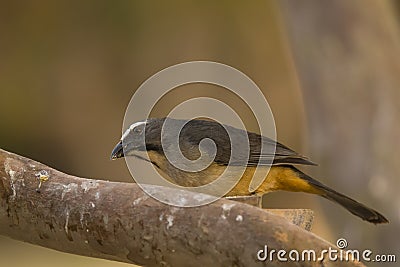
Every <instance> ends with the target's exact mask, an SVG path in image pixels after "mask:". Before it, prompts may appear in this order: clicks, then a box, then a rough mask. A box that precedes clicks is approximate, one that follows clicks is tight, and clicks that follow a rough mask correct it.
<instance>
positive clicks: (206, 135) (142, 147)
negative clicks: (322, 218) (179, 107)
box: [111, 117, 389, 224]
mask: <svg viewBox="0 0 400 267" xmlns="http://www.w3.org/2000/svg"><path fill="white" fill-rule="evenodd" d="M166 120H168V122H169V123H170V124H169V125H172V127H173V126H174V125H176V126H177V128H178V126H181V125H184V126H183V127H181V130H180V132H179V137H178V142H179V149H180V150H181V153H182V155H183V156H185V157H186V158H187V159H189V160H196V159H198V158H199V157H200V156H202V155H204V154H206V155H208V154H212V155H211V156H212V157H211V156H210V157H211V160H212V161H211V163H210V164H209V166H208V167H207V168H205V169H204V170H201V171H196V172H190V171H187V170H182V169H180V168H178V167H176V165H174V164H173V163H172V162H170V161H169V160H168V158H167V157H166V151H164V149H166V147H169V142H170V140H169V138H173V137H174V134H175V133H173V134H172V133H171V134H168V129H167V130H165V129H164V130H162V128H163V125H164V123H165V122H166ZM169 129H171V128H169ZM162 131H164V132H162ZM228 133H229V134H228ZM162 134H165V137H163V138H162V137H161V136H162ZM230 135H233V136H240V135H244V136H246V137H247V138H248V143H245V142H243V143H242V142H240V144H237V146H238V148H239V149H238V151H245V150H246V148H245V147H243V146H245V145H247V146H248V148H247V149H248V150H247V151H248V153H247V154H246V153H240V152H239V153H236V155H234V154H233V153H232V151H231V149H232V147H233V146H231V140H230V139H229V138H230ZM204 139H211V140H212V141H213V142H214V145H215V146H214V147H215V148H216V152H215V153H214V154H213V153H211V152H210V153H208V154H207V153H202V152H201V151H200V149H199V145H200V142H201V141H202V140H204ZM163 142H165V143H166V144H164V143H163ZM171 142H172V141H171ZM261 146H263V147H264V148H266V149H261ZM270 148H271V149H270ZM272 148H275V149H272ZM270 150H271V151H270ZM143 153H147V155H148V157H146V156H144V154H143ZM172 153H174V151H172ZM231 154H232V157H231ZM123 157H136V158H139V159H141V160H146V161H150V162H151V163H152V164H153V165H154V167H155V169H157V171H159V173H160V174H161V175H162V176H163V177H164V178H166V179H167V180H168V181H170V182H173V183H175V184H177V185H180V186H187V187H197V186H202V185H205V184H208V183H210V182H212V181H213V180H215V179H217V178H218V176H220V175H221V174H222V173H223V171H224V170H225V168H226V167H228V166H235V165H236V166H239V167H243V169H244V170H245V171H244V173H239V174H238V176H240V180H239V181H238V182H237V184H236V185H235V186H234V187H233V188H232V189H231V190H230V191H229V192H228V193H226V194H225V197H229V196H249V195H254V194H256V195H264V194H267V193H270V192H274V191H289V192H304V193H310V194H314V195H318V196H321V197H323V198H326V199H328V200H330V201H333V202H335V203H337V204H339V205H341V206H342V207H344V208H345V209H347V210H348V211H349V212H350V213H352V214H354V215H355V216H358V217H360V218H361V219H362V220H365V221H367V222H370V223H373V224H382V223H388V222H389V221H388V220H387V219H386V218H385V217H384V216H383V215H382V214H381V213H379V212H378V211H376V210H374V209H372V208H369V207H367V206H366V205H364V204H361V203H360V202H358V201H356V200H354V199H352V198H350V197H348V196H346V195H344V194H342V193H339V192H337V191H335V190H333V189H331V188H330V187H328V186H326V185H324V184H322V183H321V182H319V181H317V180H316V179H314V178H312V177H311V176H309V175H307V174H305V173H304V172H302V171H300V170H299V169H298V168H296V167H295V165H296V166H297V165H317V164H315V163H314V162H312V161H311V160H309V159H308V158H307V157H305V156H303V155H301V154H299V153H297V152H295V151H294V150H292V149H290V148H288V147H287V146H285V145H283V144H281V143H279V142H277V141H275V140H272V139H270V138H268V137H265V136H262V135H260V134H257V133H253V132H248V131H246V130H243V129H238V128H235V127H232V126H229V125H223V124H221V123H219V122H217V121H213V120H208V119H200V118H196V119H191V120H179V119H173V118H169V117H164V118H148V119H145V120H142V121H138V122H135V123H133V124H132V125H130V127H129V128H128V129H127V130H126V131H125V132H124V133H123V135H122V137H121V139H120V141H119V142H118V143H117V145H116V146H115V147H114V149H113V150H112V153H111V159H112V160H115V159H118V158H123ZM244 159H245V160H244ZM257 167H259V168H270V169H269V172H268V174H267V176H266V177H265V179H263V182H262V183H261V184H260V185H259V186H258V187H257V188H255V190H253V191H251V192H250V189H249V185H250V182H251V179H252V177H253V174H254V172H255V168H257ZM238 178H239V177H238Z"/></svg>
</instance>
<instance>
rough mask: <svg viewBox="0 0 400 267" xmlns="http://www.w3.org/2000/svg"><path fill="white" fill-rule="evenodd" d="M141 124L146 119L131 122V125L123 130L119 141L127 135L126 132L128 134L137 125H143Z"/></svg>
mask: <svg viewBox="0 0 400 267" xmlns="http://www.w3.org/2000/svg"><path fill="white" fill-rule="evenodd" d="M143 124H146V121H138V122H135V123H133V124H132V125H131V126H129V128H128V129H126V131H125V132H124V134H123V135H122V137H121V141H122V140H124V139H125V138H126V137H127V136H128V134H129V133H130V132H131V131H133V129H135V128H136V127H137V126H139V125H143Z"/></svg>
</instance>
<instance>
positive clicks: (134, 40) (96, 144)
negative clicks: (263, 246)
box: [0, 0, 400, 267]
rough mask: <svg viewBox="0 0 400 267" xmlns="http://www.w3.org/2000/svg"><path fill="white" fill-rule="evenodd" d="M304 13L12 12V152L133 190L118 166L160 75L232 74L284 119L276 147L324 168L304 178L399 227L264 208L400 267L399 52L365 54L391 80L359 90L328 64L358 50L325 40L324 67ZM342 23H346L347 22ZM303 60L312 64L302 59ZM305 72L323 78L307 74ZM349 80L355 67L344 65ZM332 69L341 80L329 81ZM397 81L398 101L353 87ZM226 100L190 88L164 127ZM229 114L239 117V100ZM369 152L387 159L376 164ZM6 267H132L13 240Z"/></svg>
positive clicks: (193, 5)
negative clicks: (147, 85)
mask: <svg viewBox="0 0 400 267" xmlns="http://www.w3.org/2000/svg"><path fill="white" fill-rule="evenodd" d="M305 2H307V3H304V6H305V7H302V6H301V5H302V4H299V3H297V4H294V2H293V3H291V2H290V1H252V2H245V1H243V2H238V1H132V0H129V1H128V0H118V1H105V0H96V1H94V0H84V1H76V0H68V1H64V0H62V1H50V0H42V1H26V0H24V1H0V103H1V104H0V129H1V130H0V147H1V148H3V149H6V150H9V151H11V152H15V153H17V154H21V155H24V156H27V157H30V158H32V159H34V160H37V161H40V162H43V163H45V164H47V165H49V166H52V167H54V168H56V169H59V170H61V171H63V172H66V173H69V174H73V175H77V176H82V177H92V178H100V179H108V180H115V181H125V182H130V181H132V178H131V177H130V174H129V172H128V170H127V168H126V166H125V162H124V161H123V160H119V161H110V160H109V155H110V152H111V150H112V148H113V146H114V145H115V143H116V142H117V140H118V139H119V137H120V134H121V130H122V120H123V116H124V112H125V109H126V106H127V105H128V103H129V100H130V98H131V96H132V95H133V93H134V92H135V90H136V89H137V88H138V87H139V86H140V84H141V83H142V82H143V81H145V80H146V79H147V78H149V77H150V76H151V75H153V74H155V73H156V72H158V71H160V70H162V69H163V68H166V67H168V66H171V65H174V64H177V63H182V62H186V61H193V60H210V61H217V62H221V63H224V64H227V65H230V66H232V67H235V68H237V69H239V70H241V71H242V72H244V73H245V74H247V75H248V76H249V77H250V78H252V79H253V80H254V81H255V82H256V84H257V85H258V86H259V87H260V88H261V89H262V91H263V93H264V95H265V96H266V98H267V100H268V101H269V103H270V106H271V109H272V111H273V113H274V116H275V121H276V125H277V136H278V140H279V141H280V142H282V143H284V144H286V145H288V146H289V147H291V148H293V149H295V150H296V151H298V152H300V153H302V154H305V155H309V156H310V158H311V159H312V160H313V161H315V162H318V163H320V166H319V167H315V168H309V169H307V170H306V171H308V172H309V173H311V174H313V175H315V176H316V177H317V178H318V179H319V180H321V181H322V182H324V183H326V184H328V185H330V186H332V187H334V188H336V189H337V190H338V191H341V192H343V193H345V194H347V195H350V196H352V197H354V198H355V199H358V200H359V201H361V202H363V203H365V204H367V205H369V206H372V207H374V208H376V209H378V210H379V211H381V212H382V213H383V214H384V215H385V216H387V217H388V219H389V220H390V221H391V223H390V224H389V225H384V226H374V225H370V224H367V223H365V222H363V221H361V220H359V219H358V218H356V217H354V216H352V215H351V214H349V213H348V212H347V211H345V210H344V209H342V208H341V207H339V206H337V205H334V204H332V203H330V202H328V201H326V200H324V199H321V198H318V197H315V196H309V195H306V194H300V193H298V194H296V193H284V192H282V193H281V192H279V193H273V194H270V195H268V196H266V197H265V202H266V205H267V206H268V207H270V208H273V207H276V208H312V209H313V210H315V213H316V217H315V223H314V226H313V232H314V233H316V234H318V235H320V236H321V237H323V238H324V239H326V240H328V241H330V242H332V243H335V242H336V240H337V239H338V238H346V239H347V240H348V243H349V247H350V248H354V249H355V248H357V249H371V250H372V251H373V252H374V253H383V254H397V257H400V254H399V248H400V241H399V239H398V238H396V236H397V235H396V234H395V233H396V232H395V231H397V230H398V228H399V225H400V210H399V206H400V198H399V196H398V195H399V194H398V192H396V190H398V189H399V185H400V182H399V177H400V176H399V175H400V170H399V167H398V166H397V165H399V164H397V162H398V158H397V154H395V152H396V151H397V153H398V151H399V150H398V148H399V145H397V144H394V143H390V142H389V141H390V140H392V141H397V142H398V140H399V137H400V135H399V134H400V129H399V126H398V124H399V122H398V115H399V114H400V112H399V108H398V106H400V105H398V103H399V100H400V97H399V95H398V93H397V92H398V91H399V89H398V88H399V86H400V81H399V80H398V78H397V80H396V79H395V78H393V77H395V76H396V75H397V76H398V73H399V72H397V71H396V70H399V64H398V63H396V62H394V63H393V62H391V63H390V64H389V65H388V64H386V63H387V62H386V61H385V59H386V58H387V57H391V58H393V57H395V55H394V54H393V53H392V52H393V50H389V49H388V48H387V47H380V46H379V45H377V46H368V45H366V46H365V47H364V49H366V51H368V52H365V53H366V54H367V55H375V54H379V55H381V54H382V57H381V58H383V59H382V60H381V61H379V62H371V65H368V64H367V65H368V66H371V69H375V68H377V69H378V68H380V69H381V70H382V69H383V70H385V69H390V70H391V71H392V73H390V71H389V74H388V72H387V71H385V72H384V73H383V72H382V73H380V72H374V71H373V72H372V76H373V77H372V78H371V73H370V72H368V71H367V72H366V71H365V70H363V69H359V68H353V67H352V68H351V70H354V73H353V72H351V77H348V76H346V75H348V73H349V72H348V71H346V72H344V71H343V72H340V71H337V72H335V71H336V70H338V69H341V68H338V67H337V66H336V67H332V66H330V65H329V64H328V63H329V60H331V61H334V60H337V59H338V58H341V57H340V55H343V54H337V53H336V51H337V50H335V49H338V47H339V50H340V49H341V47H342V45H343V46H346V45H347V44H344V42H345V41H343V40H342V41H338V40H336V39H334V38H333V39H332V38H331V39H329V38H325V39H321V47H324V48H326V47H328V46H329V47H331V46H332V47H333V48H332V49H333V50H326V51H325V50H324V51H322V50H321V51H322V52H321V53H320V51H319V50H318V49H319V48H318V47H312V46H313V45H316V42H314V43H312V44H311V41H312V40H315V38H316V39H317V40H318V36H317V35H313V33H315V32H318V31H313V29H312V27H313V26H312V25H311V24H310V25H311V26H310V28H307V27H306V28H304V27H303V28H302V25H304V24H302V23H303V22H304V19H302V18H301V17H295V16H292V15H291V14H293V13H291V12H293V10H298V11H299V12H303V13H304V14H305V16H306V17H307V16H308V17H316V18H319V16H318V14H319V13H318V12H326V10H325V11H323V10H318V9H317V8H310V9H308V8H307V6H310V5H311V3H312V2H313V1H305ZM381 2H382V3H384V4H383V5H384V7H380V9H379V10H380V11H379V12H388V14H386V15H387V18H388V19H387V21H389V22H388V23H386V21H385V22H383V23H381V24H380V25H383V26H382V27H383V29H384V33H382V35H385V34H386V35H385V36H380V37H379V38H382V43H386V44H387V42H386V39H385V38H388V37H387V35H390V36H391V37H390V38H389V39H390V42H391V43H396V44H400V42H398V41H399V40H400V39H399V38H398V33H399V32H400V31H398V30H399V29H400V28H399V25H398V24H399V23H398V18H399V16H398V13H396V12H395V11H396V10H397V9H398V7H397V6H396V5H395V3H394V2H391V1H381ZM337 3H339V4H338V5H340V3H341V4H343V3H344V2H343V1H338V2H337ZM291 5H294V6H295V7H293V6H291ZM344 5H346V4H344ZM357 5H362V6H367V7H368V5H370V7H369V9H365V10H367V11H365V12H366V13H365V14H368V12H371V11H372V12H375V9H374V6H373V5H374V4H371V1H370V2H368V4H365V2H362V1H354V4H353V6H352V7H349V10H350V9H352V8H353V9H354V10H358V9H357ZM371 5H372V6H371ZM382 10H383V11H382ZM336 11H338V14H339V16H334V15H335V14H333V15H332V16H331V17H330V18H327V19H330V20H328V21H327V22H326V25H325V24H321V25H318V27H320V28H319V30H321V33H322V35H324V36H325V37H326V36H328V35H329V30H330V29H332V28H334V29H336V30H338V31H341V30H343V31H346V30H347V27H349V25H350V26H351V27H355V26H354V23H353V22H352V20H351V17H352V16H353V14H351V13H350V14H349V13H346V10H344V11H343V10H340V9H339V8H338V7H337V8H336ZM313 12H314V13H313ZM343 13H344V14H345V15H346V16H347V17H345V18H347V20H346V19H345V18H343V17H341V16H340V15H343ZM356 15H357V14H355V15H354V16H356ZM384 17H385V16H384ZM296 19H298V20H299V21H296ZM319 19H321V18H319ZM322 19H323V18H322ZM359 21H362V20H361V19H360V20H359ZM313 25H314V24H313ZM356 26H357V25H356ZM361 26H362V25H361ZM375 26H376V25H367V28H368V29H370V28H371V27H372V28H373V27H375ZM324 27H326V28H324ZM395 27H397V28H395ZM324 29H326V30H324ZM308 30H310V33H309V32H308ZM308 34H310V36H309V38H308ZM354 34H355V36H357V38H358V39H357V40H359V42H360V43H368V42H369V39H366V38H367V37H365V39H364V35H363V32H362V31H360V32H358V31H356V32H355V33H354ZM392 35H393V36H392ZM351 36H353V35H351ZM301 38H304V39H305V40H311V41H310V44H309V45H307V43H306V45H304V43H302V44H303V46H298V44H299V40H301ZM379 38H377V39H378V40H379ZM396 38H397V39H396ZM375 39H376V38H375ZM375 39H374V42H376V40H375ZM324 42H326V43H328V44H329V45H328V46H325V44H326V43H324ZM341 42H343V43H341ZM318 45H319V44H318ZM302 49H303V50H302ZM329 49H330V48H329ZM301 51H306V52H308V53H309V55H310V57H307V58H306V59H304V56H303V58H302V55H304V53H301ZM332 51H333V53H331V52H332ZM324 53H327V54H329V55H331V58H329V57H325V56H324ZM385 53H386V54H385ZM352 55H358V50H357V51H352V50H351V49H348V50H346V57H345V58H346V60H348V59H351V60H358V59H357V58H355V57H352ZM399 55H400V53H399ZM321 58H322V59H323V60H320V59H321ZM360 58H364V57H360ZM325 59H326V61H324V60H325ZM304 62H307V64H309V65H311V66H313V68H315V71H312V72H307V70H305V69H306V68H307V64H304ZM397 62H400V61H397ZM339 65H340V64H339ZM361 65H362V64H361ZM343 66H350V65H349V64H347V63H346V62H343ZM363 66H365V64H364V65H363ZM344 68H345V67H344ZM325 69H326V70H327V72H325V73H328V74H329V75H332V76H333V78H332V80H330V78H329V77H330V76H329V75H328V76H329V77H328V76H326V75H324V74H323V73H324V72H323V70H325ZM319 71H320V73H318V72H319ZM321 73H322V74H321ZM365 73H367V75H366V76H365ZM385 75H392V76H391V77H390V79H391V80H390V81H392V82H391V83H387V84H385V85H384V87H385V88H386V87H388V89H387V90H386V91H385V89H382V88H378V87H377V86H376V87H374V86H372V87H371V88H369V89H368V90H363V89H362V88H363V85H362V84H361V85H360V84H357V83H354V84H345V85H343V83H341V82H343V81H346V80H352V81H353V80H356V81H357V80H363V81H365V80H366V83H368V84H374V83H373V81H374V80H385V81H388V79H387V76H385ZM326 77H328V78H326ZM365 77H369V78H368V79H365ZM325 78H326V79H325ZM321 80H322V82H321ZM396 82H399V83H396ZM308 85H309V86H308ZM313 85H314V86H313ZM319 85H321V86H320V87H321V88H319V87H318V86H319ZM324 85H326V86H324ZM346 86H348V87H346ZM357 86H359V87H357ZM389 87H390V88H392V89H390V88H389ZM324 88H325V90H324ZM326 88H331V89H329V90H328V89H326ZM354 88H361V89H360V90H358V91H357V90H356V91H355V90H354ZM393 88H395V89H397V90H393ZM214 90H215V89H213V88H210V87H209V86H204V88H201V87H199V86H198V85H193V86H186V87H182V88H178V89H177V91H176V92H175V93H174V94H171V95H169V96H167V99H164V100H163V101H162V102H160V105H158V109H157V110H156V114H157V115H159V116H161V115H163V114H164V115H165V114H166V113H165V112H167V111H168V110H169V109H170V108H171V105H172V106H173V105H174V104H176V103H179V101H177V100H180V99H179V98H181V99H182V100H184V99H188V98H190V97H195V96H199V95H205V96H217V97H218V98H219V99H221V100H224V92H223V91H214ZM216 92H217V93H216ZM221 92H222V93H221ZM346 92H349V93H348V94H347V93H346ZM386 92H387V93H386ZM168 97H169V99H168ZM226 102H227V103H230V104H231V105H235V103H236V101H235V100H232V99H231V98H229V97H228V94H227V99H226ZM396 103H397V105H396ZM237 105H239V104H237ZM380 107H383V108H380ZM243 112H244V114H247V113H246V112H247V111H245V110H244V111H243ZM352 114H357V116H355V117H352ZM244 116H246V115H244ZM349 125H350V126H349ZM388 125H389V126H388ZM353 126H354V128H352V127H353ZM382 127H383V128H382ZM385 127H386V128H385ZM379 129H384V130H382V131H380V130H379ZM386 134H387V135H386ZM335 139H336V141H334V140H335ZM360 140H361V141H360ZM338 143H340V144H341V145H339V146H338V145H337V144H338ZM399 143H400V142H399ZM360 147H361V149H360ZM371 147H373V148H376V147H378V148H379V149H378V150H376V149H372V150H371V149H370V148H371ZM363 148H365V149H363ZM371 151H373V152H372V154H373V153H377V156H374V157H371V156H370V154H368V153H371ZM374 151H375V152H374ZM374 155H375V154H374ZM393 158H396V159H393ZM387 159H390V164H387V162H388V161H387ZM379 160H381V161H379ZM370 163H372V164H370ZM371 166H375V167H374V168H373V170H376V169H378V170H380V169H382V168H383V167H384V166H385V167H384V169H383V170H382V171H377V172H372V171H371V169H372V168H371ZM396 166H397V167H396ZM396 174H397V176H396ZM255 253H256V252H255ZM0 255H1V265H2V266H8V265H13V266H42V267H45V266H54V265H55V264H57V265H58V266H71V264H73V265H74V266H117V265H123V264H121V263H115V262H110V261H103V260H97V259H91V258H83V257H79V256H74V255H69V254H63V253H59V252H55V251H51V250H48V249H44V248H39V247H35V246H32V245H28V244H24V243H21V242H17V241H13V240H10V239H8V238H5V237H0ZM399 260H400V259H399ZM386 265H387V266H390V264H386ZM371 266H372V264H371ZM393 266H394V265H393Z"/></svg>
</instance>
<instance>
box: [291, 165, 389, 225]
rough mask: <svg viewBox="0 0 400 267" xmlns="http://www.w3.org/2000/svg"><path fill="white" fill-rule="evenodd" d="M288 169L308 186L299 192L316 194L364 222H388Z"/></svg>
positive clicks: (346, 197)
mask: <svg viewBox="0 0 400 267" xmlns="http://www.w3.org/2000/svg"><path fill="white" fill-rule="evenodd" d="M290 168H291V169H292V170H293V171H294V173H295V174H296V177H297V178H300V179H302V180H303V181H306V182H307V183H308V184H309V185H310V187H309V188H310V189H308V188H307V187H306V188H305V190H300V191H303V192H307V193H313V194H317V195H320V196H322V197H324V198H326V199H329V200H331V201H333V202H336V203H338V204H339V205H341V206H342V207H344V208H345V209H347V210H348V211H349V212H351V213H352V214H354V215H356V216H358V217H360V218H361V219H363V220H365V221H368V222H371V223H374V224H378V223H388V222H389V221H388V220H387V219H386V218H385V217H384V216H383V215H382V214H380V213H379V212H377V211H376V210H374V209H371V208H368V207H367V206H365V205H363V204H361V203H359V202H358V201H356V200H354V199H351V198H350V197H348V196H345V195H343V194H341V193H339V192H337V191H335V190H333V189H331V188H329V187H327V186H325V185H324V184H322V183H320V182H318V181H317V180H315V179H313V178H312V177H310V176H308V175H306V174H305V173H303V172H301V171H300V170H298V169H296V168H294V167H292V166H291V167H290Z"/></svg>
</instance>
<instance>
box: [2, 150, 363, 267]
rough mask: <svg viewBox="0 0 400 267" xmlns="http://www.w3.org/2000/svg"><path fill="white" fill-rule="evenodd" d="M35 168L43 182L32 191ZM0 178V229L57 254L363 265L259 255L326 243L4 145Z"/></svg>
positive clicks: (280, 223)
mask: <svg viewBox="0 0 400 267" xmlns="http://www.w3.org/2000/svg"><path fill="white" fill-rule="evenodd" d="M40 171H45V172H47V174H48V175H47V176H48V180H47V181H44V182H43V184H42V186H41V188H40V192H37V190H36V189H37V187H38V183H39V181H38V178H40V175H39V173H40ZM45 172H42V177H41V178H42V179H43V180H45V179H46V178H47V177H46V174H45ZM0 179H1V181H0V234H1V235H5V236H9V237H11V238H14V239H17V240H22V241H26V242H29V243H32V244H36V245H40V246H44V247H47V248H52V249H55V250H59V251H63V252H68V253H73V254H79V255H84V256H90V257H96V258H103V259H109V260H115V261H122V262H128V263H136V264H139V265H146V266H202V265H203V266H262V265H267V264H269V266H283V265H284V266H299V265H301V266H345V265H346V264H347V265H348V266H361V265H359V263H354V262H351V263H344V262H323V263H321V262H310V263H307V264H306V265H305V263H304V262H300V263H295V262H292V263H290V264H288V262H279V261H274V262H273V263H274V264H271V262H268V261H266V262H259V261H257V252H258V251H259V250H260V249H263V248H264V245H268V248H269V249H275V250H279V249H283V248H284V249H285V250H287V251H289V250H291V249H297V250H299V251H302V250H305V249H315V250H316V251H317V252H318V251H321V250H322V249H328V247H329V246H331V245H330V244H329V243H327V242H326V241H323V240H321V239H320V238H318V237H317V236H315V235H313V234H312V233H309V232H307V231H305V230H303V229H301V228H299V227H297V226H295V225H293V224H291V223H289V222H288V221H286V220H285V219H284V218H282V217H280V216H277V215H274V214H271V213H269V212H266V211H264V210H262V209H259V208H256V207H252V206H249V205H246V204H243V203H238V202H234V201H231V200H226V199H221V200H218V201H216V202H214V203H212V204H209V205H207V206H203V207H196V208H176V207H172V206H168V205H165V204H162V203H160V202H158V201H157V200H154V199H153V198H151V197H149V196H147V195H146V194H145V193H144V192H143V191H142V190H141V189H140V188H139V187H138V186H137V185H136V184H133V183H132V184H130V183H115V182H107V181H100V180H92V179H83V178H78V177H74V176H71V175H67V174H64V173H61V172H59V171H57V170H54V169H52V168H50V167H48V166H45V165H43V164H41V163H38V162H35V161H33V160H30V159H27V158H24V157H21V156H18V155H15V154H12V153H9V152H6V151H4V150H0ZM153 187H154V190H160V191H162V192H164V193H165V194H175V195H176V196H177V197H179V198H187V199H190V198H193V197H195V196H196V194H194V193H190V192H186V191H177V190H173V189H170V188H161V187H156V186H153Z"/></svg>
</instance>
